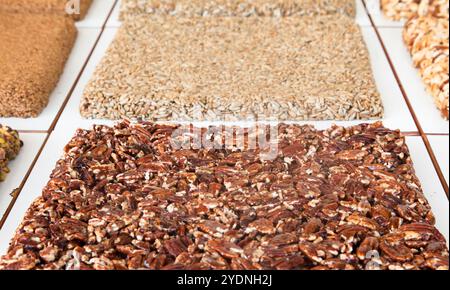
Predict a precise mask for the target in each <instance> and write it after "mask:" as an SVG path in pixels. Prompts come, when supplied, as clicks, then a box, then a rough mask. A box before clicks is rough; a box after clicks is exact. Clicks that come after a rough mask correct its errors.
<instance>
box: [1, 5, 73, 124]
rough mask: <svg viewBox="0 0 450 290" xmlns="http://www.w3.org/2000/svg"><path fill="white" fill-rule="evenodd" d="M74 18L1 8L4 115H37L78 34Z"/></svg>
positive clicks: (2, 98)
mask: <svg viewBox="0 0 450 290" xmlns="http://www.w3.org/2000/svg"><path fill="white" fill-rule="evenodd" d="M76 33H77V32H76V28H75V25H74V22H73V20H72V19H70V18H67V17H64V16H57V15H38V14H15V13H5V12H0V43H1V45H0V116H1V117H36V116H37V115H39V113H40V112H41V111H42V110H43V109H44V107H45V106H46V105H47V103H48V99H49V95H50V93H51V92H52V91H53V89H54V88H55V86H56V84H57V82H58V80H59V76H60V74H61V73H62V71H63V69H64V64H65V62H66V60H67V58H68V55H69V53H70V51H71V49H72V46H73V44H74V41H75V37H76Z"/></svg>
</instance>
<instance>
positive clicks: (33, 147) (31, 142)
mask: <svg viewBox="0 0 450 290" xmlns="http://www.w3.org/2000/svg"><path fill="white" fill-rule="evenodd" d="M46 137H47V134H46V133H20V138H21V140H22V141H23V143H24V145H23V147H22V149H21V150H20V153H19V155H18V156H17V158H16V159H14V160H13V161H11V162H10V163H9V166H8V167H9V169H10V170H11V172H10V173H9V174H8V176H7V177H6V180H5V181H4V182H1V183H0V219H1V218H2V217H3V214H4V213H5V211H6V209H7V208H8V206H9V204H10V202H11V200H12V196H11V195H10V194H11V193H12V192H13V191H14V190H15V189H17V188H19V187H20V185H21V183H22V181H23V179H24V178H25V175H26V174H27V172H28V171H29V169H30V167H31V164H32V163H33V161H34V159H35V157H36V155H37V153H38V152H39V150H40V149H41V147H42V144H43V143H44V140H45V138H46ZM37 191H38V192H40V190H37Z"/></svg>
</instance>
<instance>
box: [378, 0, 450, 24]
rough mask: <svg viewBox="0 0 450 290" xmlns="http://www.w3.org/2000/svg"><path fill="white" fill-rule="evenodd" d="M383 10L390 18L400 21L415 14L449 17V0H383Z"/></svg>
mask: <svg viewBox="0 0 450 290" xmlns="http://www.w3.org/2000/svg"><path fill="white" fill-rule="evenodd" d="M380 3H381V10H382V11H383V13H384V15H386V17H388V18H389V19H392V20H395V21H399V20H402V19H409V18H411V17H414V16H429V15H431V16H434V17H439V18H447V19H448V15H449V13H448V10H449V1H448V0H381V2H380Z"/></svg>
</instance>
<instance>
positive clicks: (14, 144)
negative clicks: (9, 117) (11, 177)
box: [0, 124, 23, 181]
mask: <svg viewBox="0 0 450 290" xmlns="http://www.w3.org/2000/svg"><path fill="white" fill-rule="evenodd" d="M22 146H23V143H22V141H21V140H20V138H19V133H18V132H17V131H16V130H13V129H11V128H10V127H7V126H3V125H1V124H0V181H4V180H5V178H6V175H7V174H8V173H9V168H8V162H9V161H11V160H13V159H14V158H16V156H17V154H19V151H20V148H21V147H22Z"/></svg>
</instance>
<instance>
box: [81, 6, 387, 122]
mask: <svg viewBox="0 0 450 290" xmlns="http://www.w3.org/2000/svg"><path fill="white" fill-rule="evenodd" d="M81 114H82V115H83V116H84V117H88V118H107V119H120V118H121V117H123V116H126V117H130V118H139V117H143V118H146V119H157V120H166V121H191V120H208V121H219V120H221V121H223V120H225V121H235V120H243V119H246V118H251V119H258V120H268V119H271V120H273V119H275V118H276V119H278V120H330V119H333V120H353V119H372V118H380V117H382V115H383V106H382V102H381V99H380V96H379V93H378V91H377V88H376V85H375V82H374V79H373V76H372V71H371V64H370V61H369V56H368V51H367V48H366V46H365V43H364V41H363V37H362V34H361V31H360V28H359V27H358V26H357V25H356V24H355V23H354V21H353V20H352V19H350V18H349V17H347V16H342V15H334V16H314V17H310V16H304V17H286V18H272V17H250V18H241V17H197V18H176V17H170V16H169V17H158V16H154V17H151V18H150V17H148V16H140V17H136V18H135V19H134V21H128V22H125V23H124V25H123V26H122V27H121V28H120V29H119V32H118V34H117V36H116V38H115V40H114V41H113V43H112V44H111V46H110V48H109V49H108V51H107V53H106V56H105V57H104V58H103V60H102V61H101V63H100V65H99V66H98V67H97V69H96V71H95V73H94V75H93V77H92V79H91V81H90V82H89V83H88V85H87V87H86V88H85V92H84V96H83V99H82V101H81Z"/></svg>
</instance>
